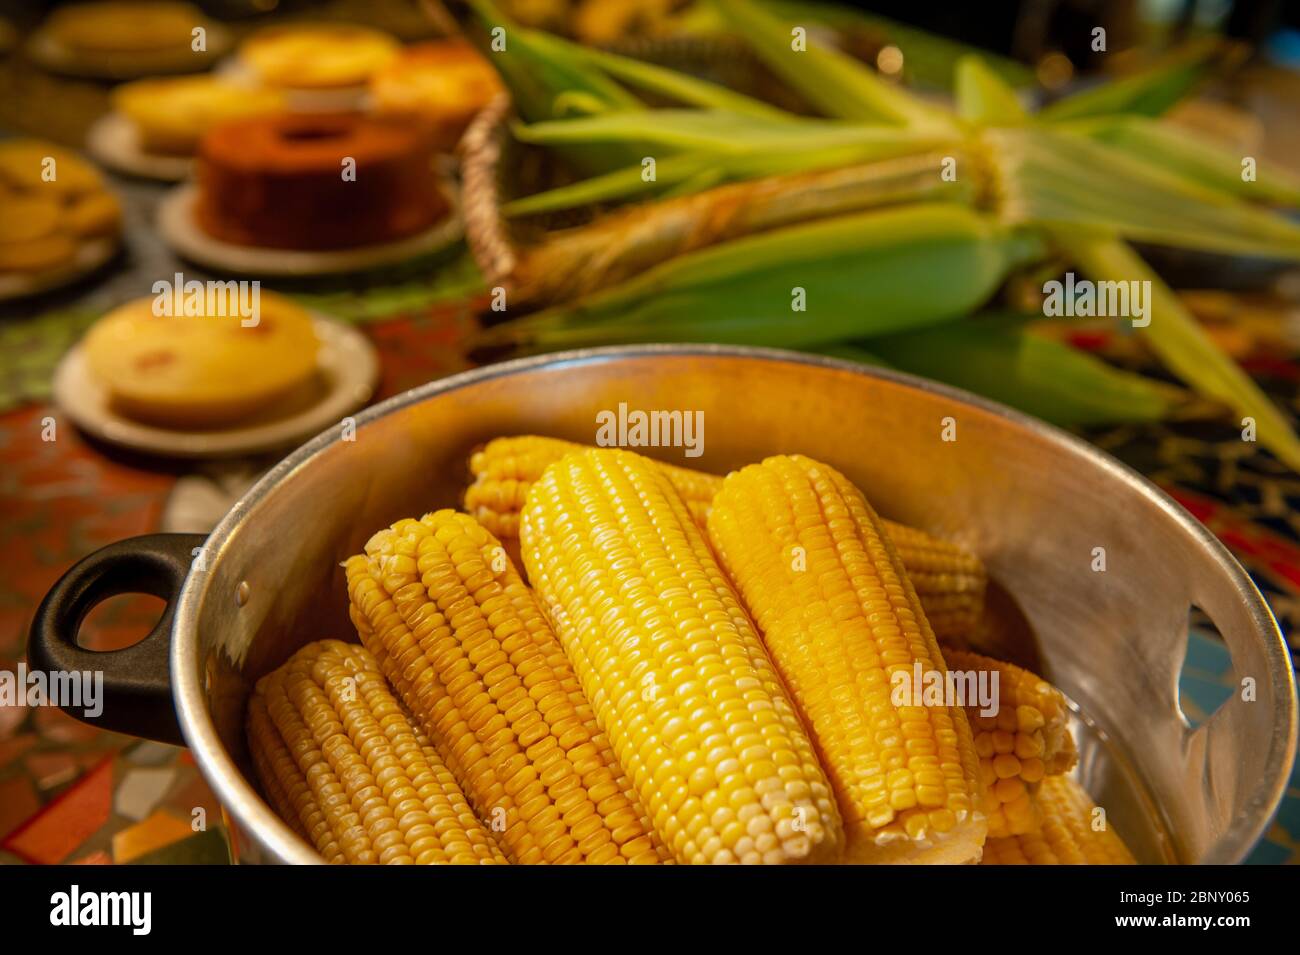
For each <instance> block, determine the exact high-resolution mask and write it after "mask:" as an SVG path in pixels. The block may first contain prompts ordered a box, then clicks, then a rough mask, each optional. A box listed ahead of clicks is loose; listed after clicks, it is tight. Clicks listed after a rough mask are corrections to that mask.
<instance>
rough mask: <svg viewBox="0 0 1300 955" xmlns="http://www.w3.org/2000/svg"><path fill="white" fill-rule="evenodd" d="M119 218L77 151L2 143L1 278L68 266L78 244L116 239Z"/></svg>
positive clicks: (42, 144)
mask: <svg viewBox="0 0 1300 955" xmlns="http://www.w3.org/2000/svg"><path fill="white" fill-rule="evenodd" d="M121 218H122V210H121V207H120V205H119V204H118V201H117V198H116V197H115V196H114V195H113V194H112V193H110V192H108V191H107V189H105V187H104V182H103V180H102V179H101V178H100V176H99V173H98V172H96V171H95V169H94V168H93V167H92V166H90V165H89V164H88V163H86V162H85V161H84V160H82V159H81V157H80V156H78V155H77V154H76V153H73V152H70V151H68V150H66V149H64V148H62V147H60V146H56V145H54V144H53V143H46V142H41V141H38V140H32V139H14V140H7V141H5V142H0V275H3V274H4V273H37V272H44V271H47V270H50V269H58V268H60V267H62V266H66V265H68V264H70V263H71V262H72V260H73V259H74V257H75V256H76V254H77V251H78V249H79V248H80V247H81V245H82V243H84V242H88V241H90V240H92V239H99V238H104V237H109V236H114V235H116V234H117V232H118V231H119V229H120V226H121Z"/></svg>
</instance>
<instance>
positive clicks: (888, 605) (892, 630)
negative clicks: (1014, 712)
mask: <svg viewBox="0 0 1300 955" xmlns="http://www.w3.org/2000/svg"><path fill="white" fill-rule="evenodd" d="M709 539H710V540H711V541H712V543H713V546H714V549H715V550H716V551H717V553H718V557H719V559H720V560H721V561H722V564H723V566H725V567H726V569H727V571H728V573H729V574H730V576H731V579H732V580H733V581H734V582H735V583H736V586H737V587H738V588H739V590H740V593H741V595H742V597H743V598H744V601H745V605H746V606H747V607H748V608H749V610H750V612H751V613H752V614H753V616H754V620H755V622H756V623H757V624H758V627H759V630H760V631H761V632H762V634H763V639H764V641H765V642H766V644H767V647H768V649H769V650H770V651H771V653H772V658H773V660H774V661H775V662H776V664H777V667H778V668H779V669H780V671H781V675H782V676H783V677H784V678H785V682H786V685H787V686H789V687H790V691H791V693H792V695H793V696H794V698H795V701H796V703H797V704H798V705H799V708H800V712H801V713H802V714H803V716H804V719H805V720H806V722H807V723H808V725H809V728H810V730H811V732H812V735H813V739H814V742H815V743H816V745H817V749H818V752H819V753H820V755H821V758H822V763H823V765H825V766H826V769H827V773H828V775H829V776H830V779H831V784H832V785H833V786H834V788H835V795H836V798H837V800H838V802H839V806H840V812H841V813H842V814H843V816H844V822H845V830H846V834H847V838H848V856H847V858H848V860H849V861H852V862H973V861H976V860H978V859H979V855H980V846H981V845H982V843H983V841H984V833H985V822H984V818H983V816H982V815H981V814H980V812H979V806H978V801H979V769H978V765H977V762H976V759H975V749H974V743H973V740H972V738H971V731H970V727H969V725H968V724H967V721H966V716H965V714H964V713H963V712H962V710H961V708H960V707H959V706H946V705H943V706H922V705H914V704H912V703H911V702H910V701H909V702H907V703H904V704H899V703H897V702H896V701H895V699H894V695H895V689H896V677H897V676H898V675H905V676H906V677H907V678H908V679H911V678H912V677H913V674H914V672H915V670H914V668H916V667H919V668H920V669H921V670H922V671H927V672H928V671H938V672H939V673H942V672H943V669H944V663H943V657H942V656H941V654H940V652H939V646H938V644H937V643H936V641H935V637H934V633H933V632H932V631H931V629H930V626H929V624H928V623H927V622H926V619H925V614H924V612H923V611H922V610H921V606H920V602H919V601H918V600H917V598H916V593H915V591H914V590H913V588H912V586H911V584H910V583H909V582H908V579H907V574H906V573H905V572H904V570H903V566H902V563H901V561H900V560H899V559H898V555H897V552H896V551H895V550H894V547H893V545H892V544H891V543H890V541H889V538H888V537H887V536H886V535H885V533H884V529H883V528H882V526H881V523H880V519H879V518H878V517H877V516H876V514H875V512H874V511H873V510H872V509H871V506H870V505H869V504H868V503H867V501H866V499H865V498H864V497H863V496H862V494H861V493H860V492H859V491H858V490H857V489H856V488H855V487H853V485H852V484H850V483H849V481H848V480H847V479H846V478H845V477H844V476H843V475H841V474H840V473H839V472H837V471H835V470H834V469H832V468H830V467H827V466H826V465H823V464H819V463H817V462H816V461H812V460H810V459H808V458H805V457H802V456H799V455H795V456H779V457H772V458H768V459H767V460H765V461H763V463H761V464H756V465H750V466H749V467H746V468H742V469H741V470H739V471H734V472H732V473H731V474H729V475H728V476H727V479H726V481H725V482H724V483H723V486H722V490H721V491H720V492H718V495H717V497H715V498H714V499H713V508H712V510H711V511H710V513H709ZM917 689H918V690H919V687H918V688H917Z"/></svg>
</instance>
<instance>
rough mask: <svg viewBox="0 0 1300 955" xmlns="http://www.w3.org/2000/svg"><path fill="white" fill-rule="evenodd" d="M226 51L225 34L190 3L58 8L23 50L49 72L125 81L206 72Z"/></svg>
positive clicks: (164, 0) (168, 0)
mask: <svg viewBox="0 0 1300 955" xmlns="http://www.w3.org/2000/svg"><path fill="white" fill-rule="evenodd" d="M230 46H231V37H230V33H229V31H227V30H226V29H225V27H223V26H221V25H220V24H219V23H216V22H214V21H212V20H210V19H208V18H207V17H206V16H205V15H204V14H203V13H202V11H200V10H199V9H198V8H197V7H194V6H191V5H190V4H188V3H178V2H172V0H145V2H136V0H106V2H99V3H77V4H72V5H70V6H66V7H61V8H58V9H56V10H55V11H54V12H53V13H51V14H50V15H49V17H47V18H46V20H45V22H44V23H42V24H41V26H40V27H39V28H38V29H37V30H36V32H35V33H33V34H32V35H31V37H30V38H29V39H28V41H27V47H26V49H27V54H28V56H30V57H31V58H32V60H33V61H34V62H36V63H37V64H38V65H39V66H41V67H43V68H44V69H47V70H49V71H50V72H53V73H60V74H63V75H65V76H75V77H85V78H90V79H106V80H128V79H134V78H136V77H140V76H157V75H160V74H166V73H194V72H199V71H202V70H206V69H209V68H210V67H211V66H212V65H213V64H214V63H215V62H216V61H217V60H218V59H220V58H221V57H222V56H224V55H225V54H226V52H227V51H228V50H229V49H230Z"/></svg>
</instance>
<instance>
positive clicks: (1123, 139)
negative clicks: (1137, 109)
mask: <svg viewBox="0 0 1300 955" xmlns="http://www.w3.org/2000/svg"><path fill="white" fill-rule="evenodd" d="M1063 128H1066V129H1069V130H1070V131H1072V132H1078V133H1080V134H1082V135H1085V136H1088V137H1089V138H1091V139H1094V140H1096V141H1098V142H1101V143H1105V144H1106V145H1108V146H1111V147H1112V148H1114V149H1117V150H1119V151H1121V152H1123V153H1125V154H1126V155H1128V156H1130V157H1132V158H1134V159H1138V160H1140V161H1144V162H1146V163H1149V164H1154V165H1157V166H1160V167H1162V168H1164V169H1168V170H1169V171H1171V172H1174V173H1177V174H1178V175H1180V176H1182V177H1183V178H1185V179H1187V180H1190V181H1193V182H1196V183H1198V184H1199V185H1202V186H1205V187H1206V188H1209V189H1216V190H1218V191H1219V192H1226V193H1228V194H1230V195H1235V196H1237V197H1239V198H1241V199H1247V200H1251V201H1254V202H1261V203H1272V204H1276V205H1282V206H1294V207H1300V178H1297V177H1295V176H1293V175H1291V174H1290V173H1288V172H1287V171H1285V170H1283V169H1280V168H1278V167H1277V166H1271V165H1269V164H1267V163H1265V164H1257V166H1256V168H1255V178H1254V179H1253V180H1248V179H1244V178H1243V177H1242V176H1243V169H1244V167H1243V160H1244V159H1245V158H1246V157H1245V156H1242V155H1239V154H1237V153H1236V152H1234V151H1232V150H1230V149H1228V148H1226V147H1224V146H1221V145H1219V144H1218V143H1215V142H1212V141H1209V140H1206V139H1205V138H1203V137H1201V136H1197V135H1195V134H1194V133H1191V132H1188V131H1186V130H1182V129H1179V128H1178V127H1177V126H1173V125H1171V124H1169V123H1162V122H1158V121H1156V120H1152V119H1147V118H1146V117H1145V116H1116V117H1109V116H1108V117H1102V118H1094V119H1088V120H1081V121H1077V122H1071V123H1066V124H1063Z"/></svg>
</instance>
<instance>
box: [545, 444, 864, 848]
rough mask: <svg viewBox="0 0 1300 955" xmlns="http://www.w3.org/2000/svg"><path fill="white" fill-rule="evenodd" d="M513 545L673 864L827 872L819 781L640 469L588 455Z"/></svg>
mask: <svg viewBox="0 0 1300 955" xmlns="http://www.w3.org/2000/svg"><path fill="white" fill-rule="evenodd" d="M521 535H522V537H521V540H522V545H523V553H524V563H525V565H526V566H527V568H528V576H529V579H530V580H531V581H532V582H533V585H534V586H535V587H536V588H537V592H538V594H539V596H540V597H541V598H542V601H543V603H544V605H545V607H546V608H547V612H548V613H549V614H550V616H551V619H553V620H554V621H555V624H556V631H557V633H558V634H559V636H560V640H561V641H562V642H563V644H564V648H565V650H566V652H567V653H568V655H569V659H571V660H572V661H573V664H574V668H575V670H576V671H577V673H578V677H579V679H580V680H581V682H582V687H583V689H584V690H585V691H586V693H587V697H588V699H590V700H591V702H592V706H593V708H594V709H595V711H596V717H597V719H598V721H599V723H600V725H601V726H602V727H604V728H605V729H606V731H607V732H608V734H609V738H610V742H611V743H612V744H613V747H614V752H615V753H616V754H617V756H618V760H619V762H620V764H621V765H622V766H623V767H624V768H625V769H626V770H627V772H628V775H629V776H630V778H631V780H632V784H633V786H634V787H635V789H636V791H637V793H638V794H639V795H640V797H641V800H642V802H643V804H644V805H645V807H646V808H647V810H649V813H650V816H651V818H652V819H653V821H654V825H655V828H656V830H657V831H658V833H659V835H660V836H661V837H662V839H663V841H664V842H665V844H667V845H668V846H669V847H670V848H671V849H672V851H673V855H674V857H675V858H676V859H677V860H678V861H679V862H683V863H714V862H747V863H748V862H754V863H758V862H763V863H785V862H799V861H807V862H833V861H836V860H837V859H838V857H839V854H840V849H841V843H842V837H843V833H842V827H841V824H840V819H839V813H838V812H837V810H836V807H835V802H834V797H833V795H832V793H831V790H830V786H829V785H828V783H827V781H826V776H825V774H824V773H823V771H822V769H821V767H820V766H819V765H818V763H817V757H816V755H815V754H814V751H813V747H812V744H811V742H810V741H809V739H808V736H807V733H806V732H805V731H804V728H803V726H802V724H801V723H800V720H799V716H798V714H797V713H796V712H795V709H794V707H793V705H792V704H791V702H790V699H789V697H788V696H787V694H786V691H785V688H784V687H783V686H782V684H781V680H780V678H779V677H778V676H777V673H776V670H775V669H774V668H773V666H772V663H771V661H770V660H769V659H768V656H767V652H766V651H765V650H764V648H763V645H762V641H761V640H760V639H759V636H758V634H757V632H756V631H755V630H754V627H753V624H752V623H751V622H750V620H749V617H748V616H747V615H746V614H745V611H744V610H743V609H742V608H741V606H740V603H739V600H738V599H737V597H736V595H735V593H734V591H733V590H732V589H731V586H730V584H729V583H728V582H727V579H726V577H725V576H724V574H723V572H722V569H721V568H720V567H719V566H718V564H717V561H716V560H715V559H714V557H713V554H712V552H711V551H710V549H709V545H708V542H707V541H706V540H705V539H704V536H703V534H702V533H701V531H700V529H699V527H698V526H697V525H696V523H695V521H694V520H693V519H692V517H691V514H690V511H689V510H688V508H687V506H686V504H685V502H684V501H683V500H682V498H681V496H680V495H679V494H678V493H677V491H676V490H675V489H674V487H673V485H672V483H671V482H670V481H669V479H668V477H667V476H666V475H665V473H664V472H663V471H662V470H661V469H660V468H658V467H657V466H656V465H655V464H654V463H653V462H651V461H649V460H647V459H645V458H642V457H640V456H638V455H635V454H632V453H630V452H627V451H620V450H615V449H600V450H590V451H585V452H582V453H578V454H570V455H567V456H565V457H563V458H562V459H561V460H559V461H557V462H555V463H553V464H551V465H550V466H549V467H547V469H546V470H545V472H544V473H543V474H542V475H541V477H540V478H539V479H538V480H537V481H536V482H535V483H534V484H533V487H532V489H531V490H530V491H529V494H528V503H527V505H526V506H525V508H524V511H523V519H522V524H521Z"/></svg>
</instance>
